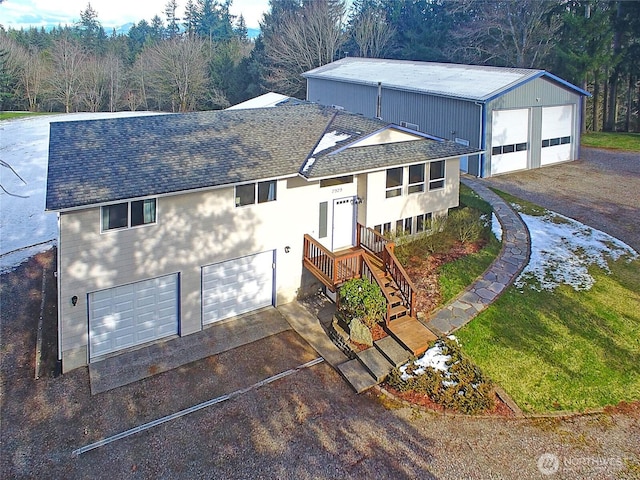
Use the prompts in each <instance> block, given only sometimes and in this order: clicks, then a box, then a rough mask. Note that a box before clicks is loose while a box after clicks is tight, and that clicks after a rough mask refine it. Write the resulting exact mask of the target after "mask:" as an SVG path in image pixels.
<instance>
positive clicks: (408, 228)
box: [404, 218, 413, 235]
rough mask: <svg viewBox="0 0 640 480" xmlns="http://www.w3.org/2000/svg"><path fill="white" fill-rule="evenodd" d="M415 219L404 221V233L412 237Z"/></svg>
mask: <svg viewBox="0 0 640 480" xmlns="http://www.w3.org/2000/svg"><path fill="white" fill-rule="evenodd" d="M411 227H413V218H405V219H404V233H407V234H409V235H411V234H412V233H413V228H411Z"/></svg>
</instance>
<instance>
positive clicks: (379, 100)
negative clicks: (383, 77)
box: [376, 82, 382, 120]
mask: <svg viewBox="0 0 640 480" xmlns="http://www.w3.org/2000/svg"><path fill="white" fill-rule="evenodd" d="M376 118H377V119H378V120H382V82H378V97H377V98H376Z"/></svg>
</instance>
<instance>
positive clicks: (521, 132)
mask: <svg viewBox="0 0 640 480" xmlns="http://www.w3.org/2000/svg"><path fill="white" fill-rule="evenodd" d="M528 159H529V109H528V108H524V109H519V110H494V111H493V117H492V122H491V174H492V175H496V174H499V173H507V172H513V171H515V170H523V169H525V168H527V162H528Z"/></svg>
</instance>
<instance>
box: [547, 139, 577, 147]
mask: <svg viewBox="0 0 640 480" xmlns="http://www.w3.org/2000/svg"><path fill="white" fill-rule="evenodd" d="M569 143H571V137H558V138H546V139H544V140H542V148H546V147H555V146H557V145H567V144H569Z"/></svg>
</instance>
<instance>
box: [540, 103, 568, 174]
mask: <svg viewBox="0 0 640 480" xmlns="http://www.w3.org/2000/svg"><path fill="white" fill-rule="evenodd" d="M572 130H573V105H561V106H559V107H545V108H543V109H542V150H541V153H540V164H541V165H549V164H552V163H558V162H566V161H567V160H571V146H572V143H573V138H572V135H571V132H572Z"/></svg>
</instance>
